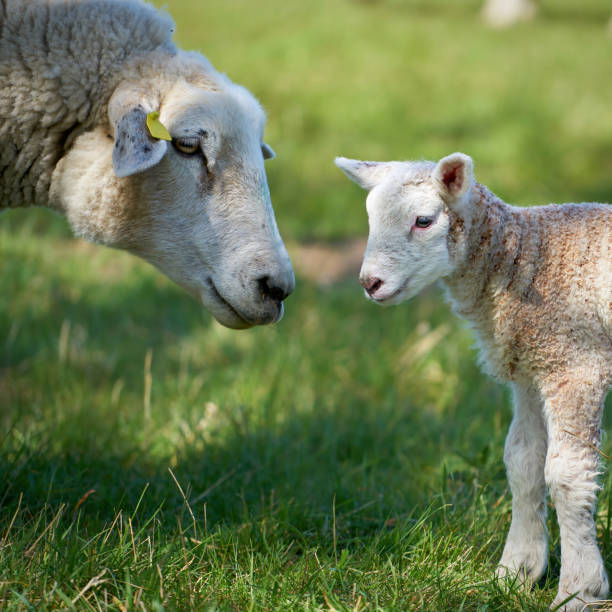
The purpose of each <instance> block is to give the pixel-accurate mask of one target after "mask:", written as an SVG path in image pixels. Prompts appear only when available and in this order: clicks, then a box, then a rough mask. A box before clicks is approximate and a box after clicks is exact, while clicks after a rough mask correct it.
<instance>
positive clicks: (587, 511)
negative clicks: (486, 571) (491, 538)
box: [545, 378, 608, 610]
mask: <svg viewBox="0 0 612 612" xmlns="http://www.w3.org/2000/svg"><path fill="white" fill-rule="evenodd" d="M606 387H607V385H606ZM604 397H605V392H603V391H601V392H599V391H598V389H597V385H594V384H589V381H585V380H584V378H582V379H581V380H580V382H579V384H576V385H570V384H566V385H565V386H564V387H563V389H562V390H561V391H558V392H557V393H556V394H554V395H553V396H552V397H551V398H550V399H547V401H546V402H545V415H546V420H547V425H548V437H549V442H548V453H547V456H546V469H545V473H546V483H547V484H548V487H549V489H550V493H551V497H552V500H553V503H554V505H555V509H556V511H557V520H558V522H559V531H560V537H561V576H560V579H559V592H558V593H557V597H556V598H555V601H554V602H553V607H554V606H555V605H559V604H560V603H561V602H562V601H564V600H565V599H567V598H568V597H570V596H572V595H574V594H575V597H574V598H573V599H572V600H571V601H569V602H568V603H567V604H566V605H565V606H564V608H563V609H564V610H583V609H585V605H586V604H588V603H589V602H596V601H599V600H601V599H605V597H606V596H607V594H608V577H607V575H606V571H605V569H604V564H603V561H602V558H601V554H600V552H599V549H598V547H597V541H596V531H595V521H594V511H595V504H596V501H597V499H596V498H597V491H598V489H599V486H598V484H597V476H598V475H599V456H598V448H599V443H600V435H601V434H600V423H601V410H602V405H603V399H604Z"/></svg>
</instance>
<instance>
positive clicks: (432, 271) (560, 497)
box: [336, 153, 612, 610]
mask: <svg viewBox="0 0 612 612" xmlns="http://www.w3.org/2000/svg"><path fill="white" fill-rule="evenodd" d="M336 164H337V165H338V166H339V167H340V168H341V169H342V170H343V171H344V172H345V173H346V174H347V175H348V177H349V178H350V179H352V180H354V181H355V182H356V183H358V184H359V185H360V186H361V187H363V188H365V189H367V190H369V191H370V193H369V195H368V198H367V210H368V218H369V225H370V236H369V238H368V245H367V249H366V253H365V255H364V261H363V265H362V268H361V274H360V281H361V284H362V285H363V287H364V289H365V291H366V294H367V296H368V297H369V298H370V299H372V300H373V301H375V302H377V303H379V304H397V303H399V302H401V301H402V300H405V299H408V298H410V297H412V296H414V295H416V294H417V293H418V292H419V291H420V290H421V289H423V288H424V287H425V286H426V285H429V284H430V283H431V282H433V281H434V280H436V279H438V278H441V279H442V281H443V284H444V285H445V287H446V289H447V292H448V296H449V299H450V301H451V303H452V305H453V307H454V309H455V310H456V312H457V313H458V314H459V315H460V316H462V317H465V318H466V319H467V320H468V321H469V322H470V323H471V325H472V326H473V328H474V330H475V332H476V335H477V336H478V342H479V346H480V351H481V359H482V363H483V365H484V368H485V369H486V370H487V372H488V373H490V374H491V375H493V376H494V377H496V378H498V379H501V380H503V381H507V382H509V383H510V384H511V386H512V388H513V391H514V419H513V421H512V425H511V426H510V432H509V433H508V437H507V440H506V446H505V453H504V461H505V463H506V467H507V472H508V480H509V482H510V488H511V490H512V496H513V499H512V524H511V526H510V532H509V533H508V539H507V541H506V545H505V548H504V552H503V555H502V558H501V561H500V564H499V568H498V573H499V574H500V575H502V576H503V575H505V574H506V573H508V572H511V573H518V574H519V575H521V576H523V577H525V578H526V579H528V580H530V581H534V580H537V579H538V578H539V577H540V576H541V575H542V574H543V572H544V569H545V567H546V563H547V554H548V551H547V543H546V527H545V516H546V486H548V488H549V490H550V493H551V496H552V500H553V503H554V504H555V507H556V510H557V518H558V521H559V527H560V533H561V577H560V583H559V592H558V594H557V597H556V599H555V604H559V603H560V602H561V601H563V600H564V599H566V598H567V597H569V596H571V595H573V594H576V596H575V597H574V599H572V600H571V601H570V602H569V603H567V604H566V606H565V609H566V610H575V609H580V608H581V607H582V606H583V605H584V602H592V601H597V600H599V599H602V598H604V597H605V596H606V595H607V593H608V579H607V576H606V572H605V569H604V566H603V563H602V559H601V556H600V554H599V550H598V548H597V543H596V539H595V523H594V520H593V512H594V508H595V503H596V492H597V490H598V485H597V476H598V474H599V471H600V468H599V461H598V448H599V445H600V437H601V434H600V424H601V413H602V406H603V402H604V398H605V396H606V393H607V391H608V387H609V385H610V381H611V380H612V308H611V307H612V283H611V280H612V276H611V267H610V262H611V261H612V233H611V232H612V207H609V206H606V205H602V204H565V205H562V206H545V207H535V208H515V207H513V206H509V205H508V204H505V203H504V202H502V201H501V200H500V199H498V198H497V197H496V196H495V195H494V194H493V193H491V192H490V191H489V190H488V189H487V188H486V187H484V186H482V185H479V184H478V183H475V182H474V175H473V166H472V160H471V159H470V158H469V157H467V156H466V155H463V154H461V153H455V154H453V155H450V156H448V157H445V158H444V159H442V160H441V161H440V162H438V163H437V164H435V163H432V162H425V161H422V162H389V163H376V162H363V161H355V160H350V159H345V158H338V159H337V160H336Z"/></svg>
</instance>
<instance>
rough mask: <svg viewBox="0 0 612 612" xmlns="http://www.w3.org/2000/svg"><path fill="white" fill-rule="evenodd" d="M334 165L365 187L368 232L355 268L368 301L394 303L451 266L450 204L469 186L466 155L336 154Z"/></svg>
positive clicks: (460, 203)
mask: <svg viewBox="0 0 612 612" xmlns="http://www.w3.org/2000/svg"><path fill="white" fill-rule="evenodd" d="M336 165H337V166H338V167H339V168H341V169H342V170H343V171H344V172H345V173H346V174H347V176H348V177H349V178H350V179H351V180H353V181H355V182H356V183H357V184H359V185H360V186H361V187H363V188H364V189H366V190H368V191H369V194H368V197H367V203H366V208H367V212H368V221H369V226H370V234H369V237H368V244H367V248H366V252H365V255H364V260H363V264H362V267H361V272H360V282H361V284H362V286H363V287H364V291H365V294H366V296H367V297H368V298H369V299H371V300H373V301H374V302H376V303H378V304H399V303H400V302H402V301H404V300H407V299H409V298H411V297H413V296H414V295H416V294H417V293H419V292H420V291H421V290H422V289H423V288H424V287H426V286H427V285H429V284H431V283H432V282H434V281H435V280H437V279H438V278H441V277H443V276H446V275H448V274H449V273H450V272H451V271H452V270H453V261H452V256H451V254H450V253H449V247H448V233H449V228H450V208H453V209H454V210H456V211H459V210H461V208H462V207H464V206H465V205H466V204H467V194H468V193H470V191H471V186H472V184H473V172H472V164H471V160H470V159H469V158H468V157H467V156H465V155H462V154H454V155H451V156H449V157H447V158H444V159H443V160H441V161H440V162H439V163H438V164H434V163H432V162H363V161H357V160H350V159H346V158H338V159H336Z"/></svg>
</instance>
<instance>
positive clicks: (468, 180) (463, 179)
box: [433, 153, 474, 200]
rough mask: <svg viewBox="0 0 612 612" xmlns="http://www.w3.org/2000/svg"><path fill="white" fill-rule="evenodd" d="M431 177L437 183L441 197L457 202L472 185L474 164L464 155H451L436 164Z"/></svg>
mask: <svg viewBox="0 0 612 612" xmlns="http://www.w3.org/2000/svg"><path fill="white" fill-rule="evenodd" d="M433 176H434V178H435V179H437V181H438V182H439V184H440V188H441V190H442V193H443V195H446V196H447V198H450V199H452V200H458V199H460V198H462V197H463V196H464V195H465V194H466V193H468V191H469V190H470V189H471V188H472V185H473V184H474V163H473V162H472V158H471V157H469V156H468V155H465V154H464V153H452V154H451V155H448V156H447V157H443V158H442V159H441V160H440V161H439V162H438V164H437V166H436V168H435V170H434V172H433Z"/></svg>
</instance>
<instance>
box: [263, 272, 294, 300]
mask: <svg viewBox="0 0 612 612" xmlns="http://www.w3.org/2000/svg"><path fill="white" fill-rule="evenodd" d="M257 286H258V287H259V293H261V296H262V297H263V298H264V299H266V298H267V299H270V300H273V301H275V302H282V301H283V300H284V299H285V298H286V297H287V296H288V295H289V293H290V292H289V291H287V290H286V289H284V288H283V287H278V286H276V285H275V284H274V282H273V280H271V279H270V277H269V276H262V277H261V278H259V279H257Z"/></svg>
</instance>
